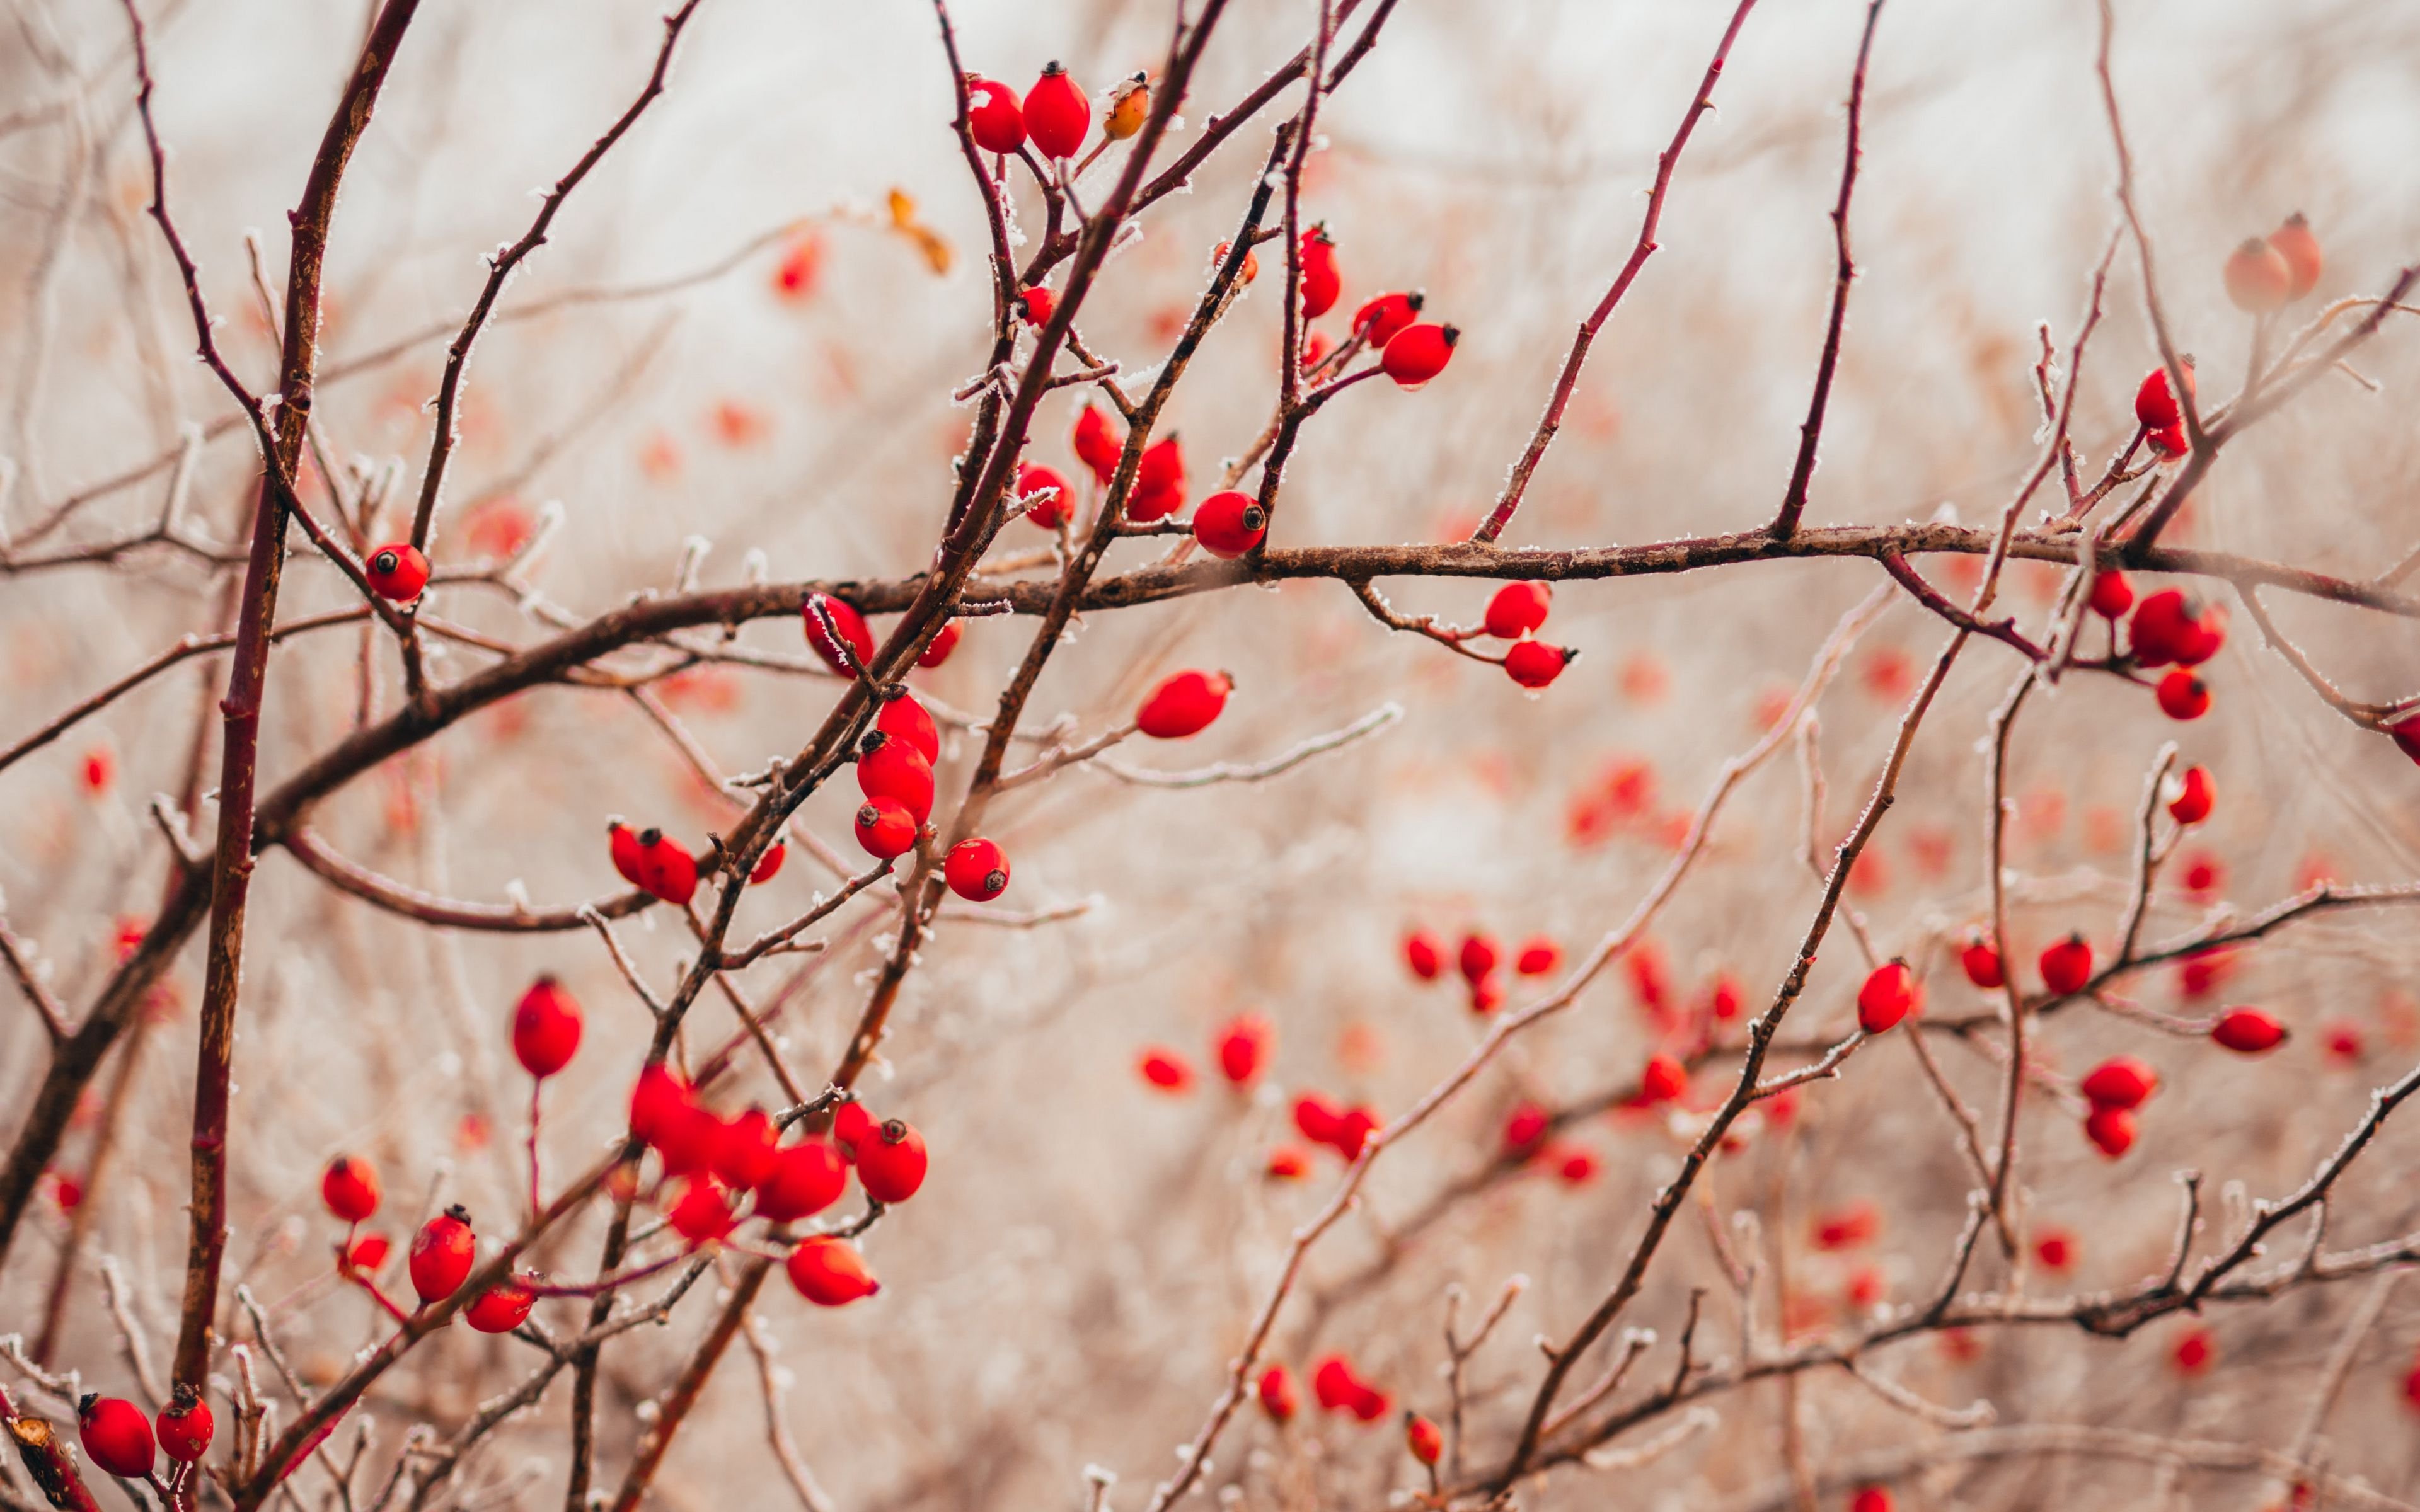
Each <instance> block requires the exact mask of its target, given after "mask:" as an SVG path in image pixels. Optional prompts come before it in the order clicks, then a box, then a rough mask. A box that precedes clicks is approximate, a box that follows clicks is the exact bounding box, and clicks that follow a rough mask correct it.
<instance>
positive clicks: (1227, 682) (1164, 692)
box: [1135, 671, 1235, 740]
mask: <svg viewBox="0 0 2420 1512" xmlns="http://www.w3.org/2000/svg"><path fill="white" fill-rule="evenodd" d="M1234 687H1235V680H1234V679H1233V678H1232V677H1230V676H1228V675H1227V674H1226V673H1225V672H1205V671H1181V672H1178V673H1176V674H1174V675H1173V676H1171V677H1168V678H1165V679H1162V680H1161V682H1160V685H1159V686H1158V687H1155V688H1153V689H1152V690H1151V692H1150V693H1149V694H1148V695H1146V696H1145V697H1144V699H1143V701H1142V707H1140V708H1139V709H1137V710H1136V711H1135V724H1136V726H1137V727H1138V728H1140V730H1141V731H1142V733H1144V734H1146V735H1149V736H1151V737H1152V738H1153V739H1154V740H1183V739H1185V738H1187V736H1189V735H1198V734H1200V733H1202V731H1204V730H1207V729H1209V728H1210V723H1211V721H1212V720H1214V719H1216V718H1218V711H1219V710H1221V709H1224V708H1225V707H1226V706H1227V695H1228V694H1229V693H1231V692H1233V690H1234Z"/></svg>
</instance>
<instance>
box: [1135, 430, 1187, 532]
mask: <svg viewBox="0 0 2420 1512" xmlns="http://www.w3.org/2000/svg"><path fill="white" fill-rule="evenodd" d="M1184 507H1185V446H1184V443H1183V442H1181V441H1179V440H1177V439H1176V438H1175V437H1174V436H1173V435H1171V436H1166V437H1163V438H1161V439H1160V440H1156V441H1154V442H1152V443H1151V444H1150V445H1149V446H1147V447H1144V448H1143V454H1142V456H1141V457H1140V459H1139V460H1138V461H1137V462H1136V463H1135V481H1134V490H1133V492H1131V493H1129V494H1127V495H1126V518H1128V519H1130V520H1134V521H1135V522H1137V523H1138V524H1149V523H1150V522H1151V521H1153V520H1156V519H1166V518H1167V517H1169V516H1171V515H1173V514H1175V513H1176V512H1177V511H1178V510H1179V509H1182V508H1184Z"/></svg>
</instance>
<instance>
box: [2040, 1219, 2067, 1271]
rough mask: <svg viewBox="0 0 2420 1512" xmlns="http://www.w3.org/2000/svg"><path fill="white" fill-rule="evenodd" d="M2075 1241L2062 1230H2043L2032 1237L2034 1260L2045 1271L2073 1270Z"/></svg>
mask: <svg viewBox="0 0 2420 1512" xmlns="http://www.w3.org/2000/svg"><path fill="white" fill-rule="evenodd" d="M2076 1248H2077V1244H2076V1239H2075V1236H2074V1235H2073V1234H2071V1233H2069V1232H2068V1231H2067V1230H2066V1229H2064V1228H2044V1229H2041V1230H2040V1231H2039V1232H2038V1233H2037V1234H2036V1235H2035V1237H2034V1259H2035V1260H2036V1262H2038V1263H2039V1264H2040V1266H2041V1268H2042V1269H2043V1270H2045V1271H2052V1272H2059V1271H2067V1270H2071V1269H2073V1268H2074V1265H2075V1251H2076Z"/></svg>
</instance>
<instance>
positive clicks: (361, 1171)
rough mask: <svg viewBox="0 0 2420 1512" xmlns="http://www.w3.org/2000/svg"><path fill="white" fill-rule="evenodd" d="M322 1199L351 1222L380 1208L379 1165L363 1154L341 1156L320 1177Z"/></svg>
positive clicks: (336, 1213) (357, 1221)
mask: <svg viewBox="0 0 2420 1512" xmlns="http://www.w3.org/2000/svg"><path fill="white" fill-rule="evenodd" d="M319 1200H320V1201H322V1202H324V1203H326V1204H327V1205H328V1211H330V1212H333V1213H334V1214H335V1215H336V1216H337V1217H339V1218H342V1219H343V1220H345V1222H347V1223H349V1224H357V1223H360V1222H362V1221H363V1220H364V1219H365V1218H367V1217H369V1215H370V1214H372V1213H374V1212H376V1211H379V1174H378V1167H377V1166H375V1165H371V1164H370V1163H369V1162H368V1161H367V1160H365V1159H364V1158H363V1157H361V1156H359V1155H339V1156H337V1157H336V1158H335V1159H334V1160H332V1161H330V1162H329V1163H328V1169H327V1172H326V1174H324V1175H322V1176H321V1177H320V1178H319Z"/></svg>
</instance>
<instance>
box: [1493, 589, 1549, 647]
mask: <svg viewBox="0 0 2420 1512" xmlns="http://www.w3.org/2000/svg"><path fill="white" fill-rule="evenodd" d="M1554 602H1555V590H1554V588H1553V587H1552V586H1551V585H1549V584H1546V583H1543V582H1522V583H1506V584H1505V585H1504V586H1503V587H1501V588H1499V589H1497V590H1496V596H1495V597H1494V598H1491V599H1489V600H1488V601H1487V633H1488V634H1489V635H1492V636H1494V637H1495V638H1496V639H1497V640H1520V639H1521V638H1522V637H1523V636H1525V635H1528V634H1530V633H1531V632H1533V631H1535V630H1536V629H1537V628H1538V627H1539V626H1540V625H1544V624H1545V623H1546V610H1547V609H1549V608H1551V607H1552V606H1553V604H1554Z"/></svg>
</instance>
